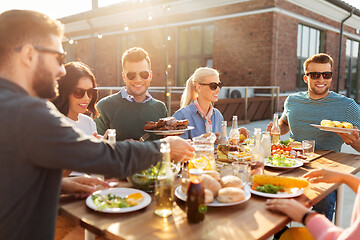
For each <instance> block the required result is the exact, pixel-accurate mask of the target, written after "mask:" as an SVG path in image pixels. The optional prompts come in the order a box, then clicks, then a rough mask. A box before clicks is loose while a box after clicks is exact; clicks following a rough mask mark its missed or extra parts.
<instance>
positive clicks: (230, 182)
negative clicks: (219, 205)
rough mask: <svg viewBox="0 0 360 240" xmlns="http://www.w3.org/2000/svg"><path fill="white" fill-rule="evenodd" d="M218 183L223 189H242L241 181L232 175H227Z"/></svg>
mask: <svg viewBox="0 0 360 240" xmlns="http://www.w3.org/2000/svg"><path fill="white" fill-rule="evenodd" d="M220 183H221V186H222V187H223V188H225V187H237V188H242V187H243V182H242V181H241V179H240V178H239V177H236V176H232V175H227V176H225V177H222V178H221V179H220Z"/></svg>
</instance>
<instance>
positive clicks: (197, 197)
mask: <svg viewBox="0 0 360 240" xmlns="http://www.w3.org/2000/svg"><path fill="white" fill-rule="evenodd" d="M189 174H190V185H189V189H188V191H187V198H186V215H187V220H188V222H189V223H198V222H201V221H203V220H204V218H205V213H206V210H207V208H206V205H205V192H204V186H203V184H202V182H201V179H200V176H201V174H202V170H200V169H196V168H192V169H190V170H189Z"/></svg>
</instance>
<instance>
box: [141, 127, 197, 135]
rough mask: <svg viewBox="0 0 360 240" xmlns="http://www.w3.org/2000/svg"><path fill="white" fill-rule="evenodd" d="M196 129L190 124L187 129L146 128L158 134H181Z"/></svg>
mask: <svg viewBox="0 0 360 240" xmlns="http://www.w3.org/2000/svg"><path fill="white" fill-rule="evenodd" d="M192 129H194V127H193V126H188V127H187V128H185V129H180V130H144V131H145V132H149V133H154V134H156V135H166V136H169V135H181V134H183V133H184V132H186V131H189V130H192Z"/></svg>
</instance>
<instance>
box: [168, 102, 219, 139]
mask: <svg viewBox="0 0 360 240" xmlns="http://www.w3.org/2000/svg"><path fill="white" fill-rule="evenodd" d="M213 111H214V112H213V114H212V116H211V117H210V121H211V123H212V132H214V133H216V132H220V128H221V122H222V121H223V120H224V117H223V115H222V114H221V112H220V111H219V110H217V109H216V108H213ZM173 117H175V118H176V119H177V120H183V119H188V120H189V126H193V127H194V129H192V130H189V131H186V132H185V133H184V134H183V135H181V136H180V137H182V138H185V139H192V138H193V137H197V136H200V135H201V134H204V133H206V128H205V120H204V118H203V117H202V116H201V114H200V113H199V111H198V110H197V108H196V106H195V104H194V102H191V103H190V104H189V105H188V106H186V107H183V108H181V109H179V110H177V111H176V112H175V113H174V115H173Z"/></svg>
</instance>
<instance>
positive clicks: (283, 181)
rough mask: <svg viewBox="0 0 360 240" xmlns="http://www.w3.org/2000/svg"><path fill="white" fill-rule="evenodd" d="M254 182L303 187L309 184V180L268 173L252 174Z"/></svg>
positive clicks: (286, 186)
mask: <svg viewBox="0 0 360 240" xmlns="http://www.w3.org/2000/svg"><path fill="white" fill-rule="evenodd" d="M253 181H254V183H256V184H258V185H261V186H262V185H265V184H272V185H275V186H281V187H285V188H295V187H297V188H305V187H307V186H308V185H309V182H308V181H306V180H304V179H300V178H294V177H280V176H269V175H254V176H253Z"/></svg>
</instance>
